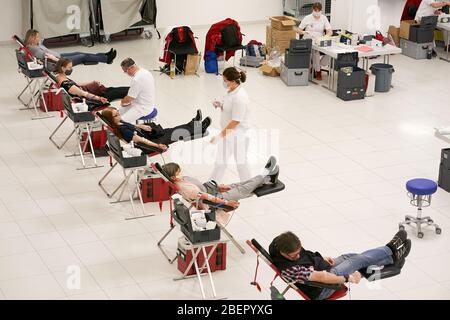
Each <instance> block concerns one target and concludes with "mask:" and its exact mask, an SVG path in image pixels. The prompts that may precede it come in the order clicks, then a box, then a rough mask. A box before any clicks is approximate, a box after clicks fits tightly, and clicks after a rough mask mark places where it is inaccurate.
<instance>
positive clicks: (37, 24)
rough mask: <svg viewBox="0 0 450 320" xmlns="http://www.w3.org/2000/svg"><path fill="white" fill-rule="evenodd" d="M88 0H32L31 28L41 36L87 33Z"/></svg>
mask: <svg viewBox="0 0 450 320" xmlns="http://www.w3.org/2000/svg"><path fill="white" fill-rule="evenodd" d="M89 1H90V0H34V1H33V28H34V29H36V30H38V31H39V32H40V33H41V35H42V37H43V38H52V37H57V36H63V35H68V34H79V33H89V32H90V23H89V14H90V8H89Z"/></svg>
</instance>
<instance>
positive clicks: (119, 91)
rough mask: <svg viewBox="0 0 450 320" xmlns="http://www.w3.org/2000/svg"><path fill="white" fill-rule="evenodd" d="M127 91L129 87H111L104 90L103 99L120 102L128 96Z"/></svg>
mask: <svg viewBox="0 0 450 320" xmlns="http://www.w3.org/2000/svg"><path fill="white" fill-rule="evenodd" d="M129 90H130V87H117V88H116V87H111V88H108V89H107V90H106V93H105V94H103V98H106V99H108V101H109V102H112V101H115V100H122V99H123V98H125V97H126V96H127V95H128V91H129Z"/></svg>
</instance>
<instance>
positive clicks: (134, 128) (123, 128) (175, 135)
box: [102, 108, 211, 151]
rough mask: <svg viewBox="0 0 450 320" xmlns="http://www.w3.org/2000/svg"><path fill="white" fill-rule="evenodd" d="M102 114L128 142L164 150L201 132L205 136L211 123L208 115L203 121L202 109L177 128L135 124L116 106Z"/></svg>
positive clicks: (115, 131)
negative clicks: (127, 120) (129, 121)
mask: <svg viewBox="0 0 450 320" xmlns="http://www.w3.org/2000/svg"><path fill="white" fill-rule="evenodd" d="M102 116H103V117H105V119H106V120H107V121H108V122H109V123H110V124H111V127H112V129H113V130H114V134H115V135H116V136H118V137H119V138H120V139H123V140H125V141H126V142H128V143H130V142H132V141H133V142H135V143H142V144H145V145H148V146H150V147H156V148H159V149H161V150H162V151H166V150H167V149H168V147H167V146H168V145H170V144H172V143H175V142H177V141H180V140H184V141H187V140H192V138H193V137H197V136H198V135H199V134H201V136H204V134H205V133H206V130H207V129H208V127H209V126H210V125H211V118H209V117H207V118H206V119H204V120H203V121H202V114H201V111H200V110H198V111H197V115H196V117H195V118H194V119H192V120H191V121H190V122H189V123H186V124H183V125H180V126H177V127H175V128H168V129H162V130H160V129H158V128H156V127H153V128H152V127H151V126H150V125H143V124H138V125H133V124H131V123H128V122H125V121H123V120H122V117H121V115H120V113H119V111H117V109H115V108H107V109H105V110H103V111H102Z"/></svg>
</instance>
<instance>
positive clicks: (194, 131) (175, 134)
mask: <svg viewBox="0 0 450 320" xmlns="http://www.w3.org/2000/svg"><path fill="white" fill-rule="evenodd" d="M202 135H203V132H202V123H201V122H200V121H199V122H194V121H193V120H192V121H191V122H189V123H186V124H183V125H181V126H177V127H175V128H169V129H164V135H163V136H162V137H159V138H156V139H150V140H151V141H153V142H155V143H161V144H165V145H166V146H168V145H170V144H172V143H175V142H177V141H180V140H183V141H189V140H192V139H195V138H200V137H201V136H202Z"/></svg>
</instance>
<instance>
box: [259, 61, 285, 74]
mask: <svg viewBox="0 0 450 320" xmlns="http://www.w3.org/2000/svg"><path fill="white" fill-rule="evenodd" d="M259 69H260V70H261V72H262V73H263V75H265V76H268V77H279V76H280V73H281V67H280V68H274V67H272V66H270V65H269V64H268V63H267V61H264V62H263V63H262V66H261V68H259Z"/></svg>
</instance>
